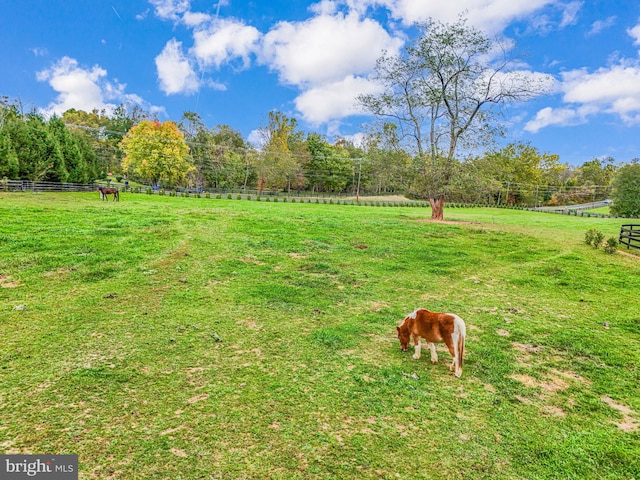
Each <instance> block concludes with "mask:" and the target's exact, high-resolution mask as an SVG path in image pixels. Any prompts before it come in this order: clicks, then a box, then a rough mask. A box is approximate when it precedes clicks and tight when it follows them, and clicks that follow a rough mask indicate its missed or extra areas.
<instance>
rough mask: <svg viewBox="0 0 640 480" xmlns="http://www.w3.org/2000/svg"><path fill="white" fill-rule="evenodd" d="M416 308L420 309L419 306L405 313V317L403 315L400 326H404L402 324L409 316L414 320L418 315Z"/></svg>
mask: <svg viewBox="0 0 640 480" xmlns="http://www.w3.org/2000/svg"><path fill="white" fill-rule="evenodd" d="M418 310H420V309H419V308H416V309H415V310H414V311H413V312H411V313H409V314H407V316H406V317H404V320H402V323H401V324H400V327H404V324H405V323H406V321H407V320H409V319H410V318H411V319H413V320H415V319H416V318H417V316H418Z"/></svg>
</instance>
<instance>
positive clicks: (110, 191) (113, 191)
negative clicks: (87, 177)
mask: <svg viewBox="0 0 640 480" xmlns="http://www.w3.org/2000/svg"><path fill="white" fill-rule="evenodd" d="M98 191H99V192H100V199H102V200H107V201H108V200H109V197H108V196H109V195H113V201H114V202H119V201H120V192H119V191H118V189H117V188H111V187H98Z"/></svg>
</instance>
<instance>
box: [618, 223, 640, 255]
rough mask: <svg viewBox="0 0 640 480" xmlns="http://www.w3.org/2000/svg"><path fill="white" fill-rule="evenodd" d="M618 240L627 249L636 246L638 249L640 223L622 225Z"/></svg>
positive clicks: (639, 247) (639, 245) (639, 243)
mask: <svg viewBox="0 0 640 480" xmlns="http://www.w3.org/2000/svg"><path fill="white" fill-rule="evenodd" d="M618 242H620V243H621V244H623V245H626V246H627V249H629V248H637V249H639V250H640V225H634V224H629V225H622V227H620V238H619V239H618Z"/></svg>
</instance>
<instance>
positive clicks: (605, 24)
mask: <svg viewBox="0 0 640 480" xmlns="http://www.w3.org/2000/svg"><path fill="white" fill-rule="evenodd" d="M616 20H617V17H616V16H615V15H614V16H611V17H607V18H605V19H604V20H596V21H595V22H593V23H592V24H591V30H589V32H588V33H587V35H588V36H591V35H598V34H599V33H600V32H602V31H604V30H606V29H607V28H609V27H612V26H613V25H615V23H616ZM638 34H639V35H640V31H639V32H638Z"/></svg>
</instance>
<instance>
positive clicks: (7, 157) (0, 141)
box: [0, 129, 20, 180]
mask: <svg viewBox="0 0 640 480" xmlns="http://www.w3.org/2000/svg"><path fill="white" fill-rule="evenodd" d="M19 172H20V164H19V163H18V155H17V154H16V151H15V150H14V149H13V145H12V143H11V137H10V136H9V133H8V132H7V131H6V130H4V129H2V130H0V178H4V177H7V178H9V179H14V180H17V179H19Z"/></svg>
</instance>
